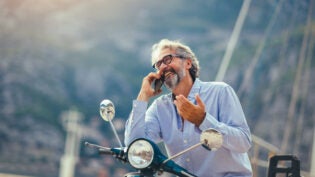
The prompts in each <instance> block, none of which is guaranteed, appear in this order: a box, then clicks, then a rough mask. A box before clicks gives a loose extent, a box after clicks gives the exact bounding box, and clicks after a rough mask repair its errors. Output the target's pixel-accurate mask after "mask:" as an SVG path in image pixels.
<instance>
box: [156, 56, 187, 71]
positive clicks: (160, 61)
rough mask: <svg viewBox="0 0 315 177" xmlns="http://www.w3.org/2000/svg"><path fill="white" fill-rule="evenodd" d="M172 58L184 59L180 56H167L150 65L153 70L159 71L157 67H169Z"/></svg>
mask: <svg viewBox="0 0 315 177" xmlns="http://www.w3.org/2000/svg"><path fill="white" fill-rule="evenodd" d="M174 57H178V58H184V57H183V56H181V55H174V54H169V55H166V56H164V57H163V58H162V59H161V60H159V61H157V62H156V63H154V64H153V65H152V67H153V68H154V69H159V67H160V66H161V64H162V63H164V64H165V65H169V64H170V63H172V61H173V58H174Z"/></svg>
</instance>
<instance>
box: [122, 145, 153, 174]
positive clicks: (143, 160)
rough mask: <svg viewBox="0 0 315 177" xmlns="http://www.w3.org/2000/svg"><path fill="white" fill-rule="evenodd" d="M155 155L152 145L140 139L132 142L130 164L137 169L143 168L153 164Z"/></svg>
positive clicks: (129, 153) (129, 150)
mask: <svg viewBox="0 0 315 177" xmlns="http://www.w3.org/2000/svg"><path fill="white" fill-rule="evenodd" d="M153 157H154V151H153V147H152V145H151V144H150V143H149V142H148V141H146V140H144V139H139V140H136V141H134V142H133V143H131V144H130V146H129V149H128V160H129V163H130V165H132V166H133V167H134V168H136V169H143V168H146V167H148V166H150V165H151V163H152V161H153Z"/></svg>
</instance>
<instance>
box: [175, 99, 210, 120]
mask: <svg viewBox="0 0 315 177" xmlns="http://www.w3.org/2000/svg"><path fill="white" fill-rule="evenodd" d="M196 101H197V105H194V104H193V103H191V102H190V101H189V100H188V99H187V98H185V97H184V96H183V95H178V96H176V100H174V104H175V105H176V107H177V111H178V113H179V115H180V116H181V117H182V118H183V119H185V120H188V121H189V122H191V123H193V124H195V125H196V126H199V125H200V124H201V123H202V121H203V120H204V118H205V104H204V103H203V102H202V100H201V98H200V96H199V95H196Z"/></svg>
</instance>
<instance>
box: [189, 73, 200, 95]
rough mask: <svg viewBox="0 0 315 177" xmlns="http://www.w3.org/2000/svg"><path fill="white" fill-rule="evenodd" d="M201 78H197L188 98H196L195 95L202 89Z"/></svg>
mask: <svg viewBox="0 0 315 177" xmlns="http://www.w3.org/2000/svg"><path fill="white" fill-rule="evenodd" d="M200 86H201V85H200V80H199V79H198V78H196V80H195V82H194V84H193V86H192V88H191V90H190V92H189V95H188V100H190V101H192V100H195V96H196V94H198V93H199V91H200Z"/></svg>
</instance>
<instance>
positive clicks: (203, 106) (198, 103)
mask: <svg viewBox="0 0 315 177" xmlns="http://www.w3.org/2000/svg"><path fill="white" fill-rule="evenodd" d="M196 101H197V105H198V106H200V107H202V108H205V104H204V103H203V102H202V100H201V98H200V96H199V94H196Z"/></svg>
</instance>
